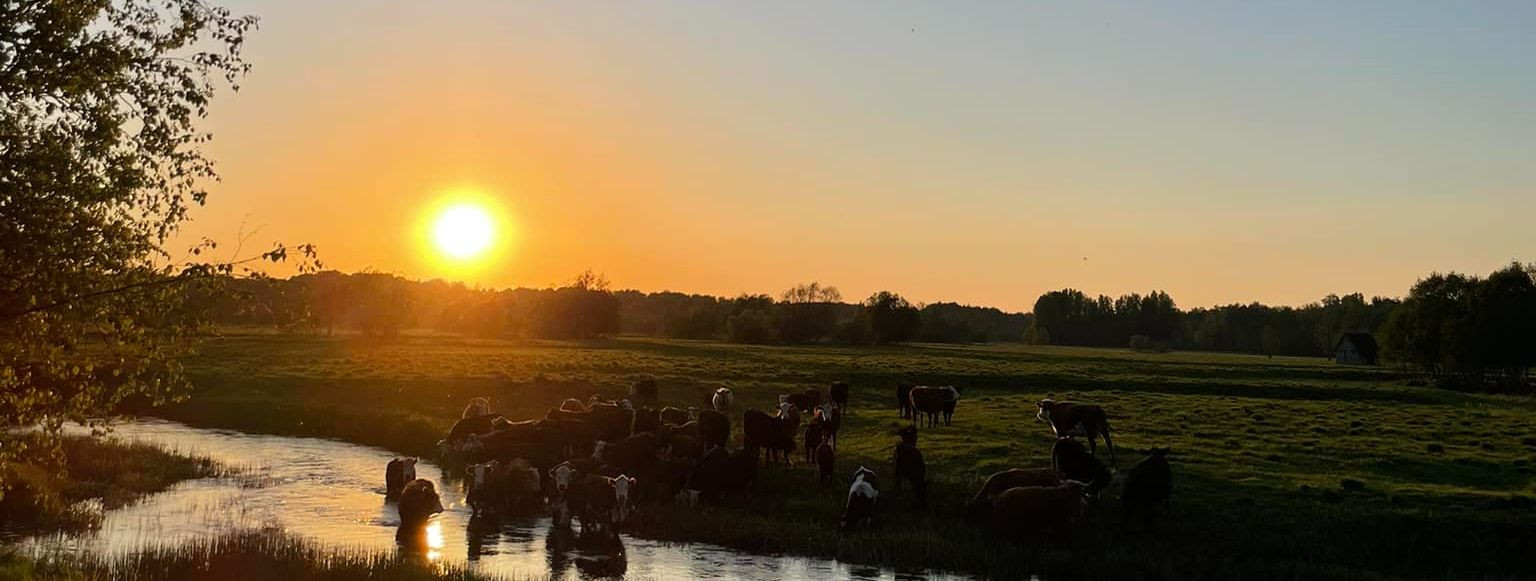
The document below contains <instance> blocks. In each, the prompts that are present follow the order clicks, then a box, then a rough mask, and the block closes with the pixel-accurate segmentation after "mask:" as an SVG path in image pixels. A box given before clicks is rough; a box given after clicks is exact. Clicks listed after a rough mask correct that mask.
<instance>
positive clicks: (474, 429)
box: [448, 414, 501, 443]
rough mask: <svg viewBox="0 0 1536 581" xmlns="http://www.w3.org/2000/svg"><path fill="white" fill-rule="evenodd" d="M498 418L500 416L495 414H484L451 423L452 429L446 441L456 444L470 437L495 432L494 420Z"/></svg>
mask: <svg viewBox="0 0 1536 581" xmlns="http://www.w3.org/2000/svg"><path fill="white" fill-rule="evenodd" d="M500 417H501V416H499V415H496V414H485V415H479V416H474V417H468V418H461V419H459V421H457V422H454V423H453V427H452V428H449V430H448V441H449V442H451V443H458V442H461V441H463V440H464V439H465V438H468V437H470V436H478V435H481V434H489V433H491V432H493V431H495V430H496V423H497V422H496V421H495V420H496V419H497V418H500Z"/></svg>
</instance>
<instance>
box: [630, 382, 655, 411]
mask: <svg viewBox="0 0 1536 581" xmlns="http://www.w3.org/2000/svg"><path fill="white" fill-rule="evenodd" d="M629 399H630V400H632V401H634V402H635V403H636V404H639V405H641V406H650V407H656V404H657V403H659V399H658V398H657V389H656V380H654V379H642V380H640V381H636V382H634V383H632V384H630V386H629Z"/></svg>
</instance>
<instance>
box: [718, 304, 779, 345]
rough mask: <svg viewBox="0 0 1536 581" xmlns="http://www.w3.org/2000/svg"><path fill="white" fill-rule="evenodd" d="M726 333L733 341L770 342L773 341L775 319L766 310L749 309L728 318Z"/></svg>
mask: <svg viewBox="0 0 1536 581" xmlns="http://www.w3.org/2000/svg"><path fill="white" fill-rule="evenodd" d="M725 334H726V338H728V339H730V341H731V342H732V343H752V344H759V345H760V344H763V343H770V342H772V341H773V321H772V320H771V318H770V317H769V316H768V313H766V312H763V311H761V310H759V309H747V310H744V311H741V312H739V313H736V314H734V315H731V317H730V318H729V319H726V321H725Z"/></svg>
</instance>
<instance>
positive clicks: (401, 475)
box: [384, 458, 416, 498]
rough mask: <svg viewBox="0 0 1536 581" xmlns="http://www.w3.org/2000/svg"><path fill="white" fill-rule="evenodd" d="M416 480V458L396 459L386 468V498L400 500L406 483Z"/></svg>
mask: <svg viewBox="0 0 1536 581" xmlns="http://www.w3.org/2000/svg"><path fill="white" fill-rule="evenodd" d="M415 479H416V459H415V458H395V459H393V460H390V461H389V464H387V465H385V466H384V497H385V498H399V497H400V492H401V491H402V490H405V483H407V482H410V481H412V480H415Z"/></svg>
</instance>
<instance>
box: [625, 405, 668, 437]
mask: <svg viewBox="0 0 1536 581" xmlns="http://www.w3.org/2000/svg"><path fill="white" fill-rule="evenodd" d="M668 409H671V408H668ZM660 431H661V413H660V412H658V411H656V408H653V407H649V406H647V407H642V408H640V409H638V410H635V419H634V420H633V421H631V422H630V424H629V433H631V434H642V433H651V434H656V433H659V432H660Z"/></svg>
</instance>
